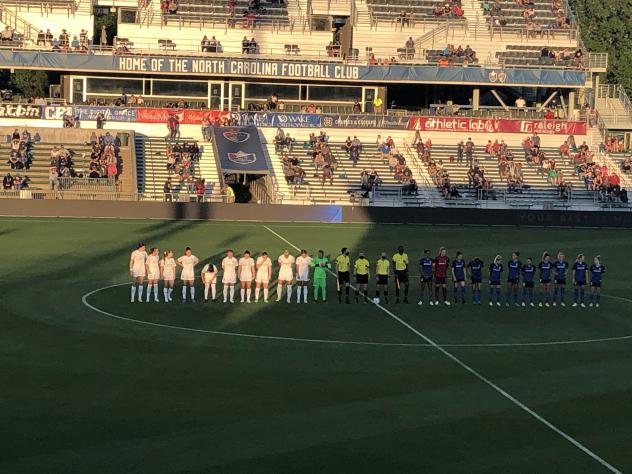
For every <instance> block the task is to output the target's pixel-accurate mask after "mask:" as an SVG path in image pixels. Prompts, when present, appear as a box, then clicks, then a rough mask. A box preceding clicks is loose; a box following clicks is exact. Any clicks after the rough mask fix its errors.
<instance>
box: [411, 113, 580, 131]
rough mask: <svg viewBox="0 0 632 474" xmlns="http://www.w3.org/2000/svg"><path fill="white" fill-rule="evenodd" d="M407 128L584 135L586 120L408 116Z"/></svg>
mask: <svg viewBox="0 0 632 474" xmlns="http://www.w3.org/2000/svg"><path fill="white" fill-rule="evenodd" d="M408 129H409V130H419V131H425V132H464V133H533V132H537V133H539V134H542V135H586V132H587V127H586V122H567V121H564V120H509V119H477V118H461V117H410V119H409V120H408Z"/></svg>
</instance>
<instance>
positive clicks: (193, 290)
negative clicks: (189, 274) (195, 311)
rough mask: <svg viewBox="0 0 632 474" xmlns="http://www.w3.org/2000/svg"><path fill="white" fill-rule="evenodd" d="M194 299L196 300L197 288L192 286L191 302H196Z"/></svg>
mask: <svg viewBox="0 0 632 474" xmlns="http://www.w3.org/2000/svg"><path fill="white" fill-rule="evenodd" d="M194 299H195V287H194V286H192V287H191V300H194Z"/></svg>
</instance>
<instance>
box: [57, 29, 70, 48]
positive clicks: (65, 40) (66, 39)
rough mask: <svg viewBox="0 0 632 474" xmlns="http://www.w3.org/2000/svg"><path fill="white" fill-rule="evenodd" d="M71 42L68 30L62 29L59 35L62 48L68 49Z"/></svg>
mask: <svg viewBox="0 0 632 474" xmlns="http://www.w3.org/2000/svg"><path fill="white" fill-rule="evenodd" d="M69 44H70V35H69V34H68V32H67V31H66V30H61V34H60V35H59V45H60V46H61V48H62V49H68V45H69Z"/></svg>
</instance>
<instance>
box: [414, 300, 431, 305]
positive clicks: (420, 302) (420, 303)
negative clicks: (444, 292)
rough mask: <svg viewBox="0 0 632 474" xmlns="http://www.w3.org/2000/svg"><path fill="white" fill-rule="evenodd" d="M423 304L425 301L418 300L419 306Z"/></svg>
mask: <svg viewBox="0 0 632 474" xmlns="http://www.w3.org/2000/svg"><path fill="white" fill-rule="evenodd" d="M422 304H424V302H423V301H417V306H421V305H422ZM430 304H432V303H430Z"/></svg>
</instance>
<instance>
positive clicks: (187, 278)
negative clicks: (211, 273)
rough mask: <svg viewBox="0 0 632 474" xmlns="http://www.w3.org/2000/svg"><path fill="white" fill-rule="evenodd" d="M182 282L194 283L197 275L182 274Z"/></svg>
mask: <svg viewBox="0 0 632 474" xmlns="http://www.w3.org/2000/svg"><path fill="white" fill-rule="evenodd" d="M180 280H182V281H193V280H195V273H193V272H182V273H181V274H180Z"/></svg>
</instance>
